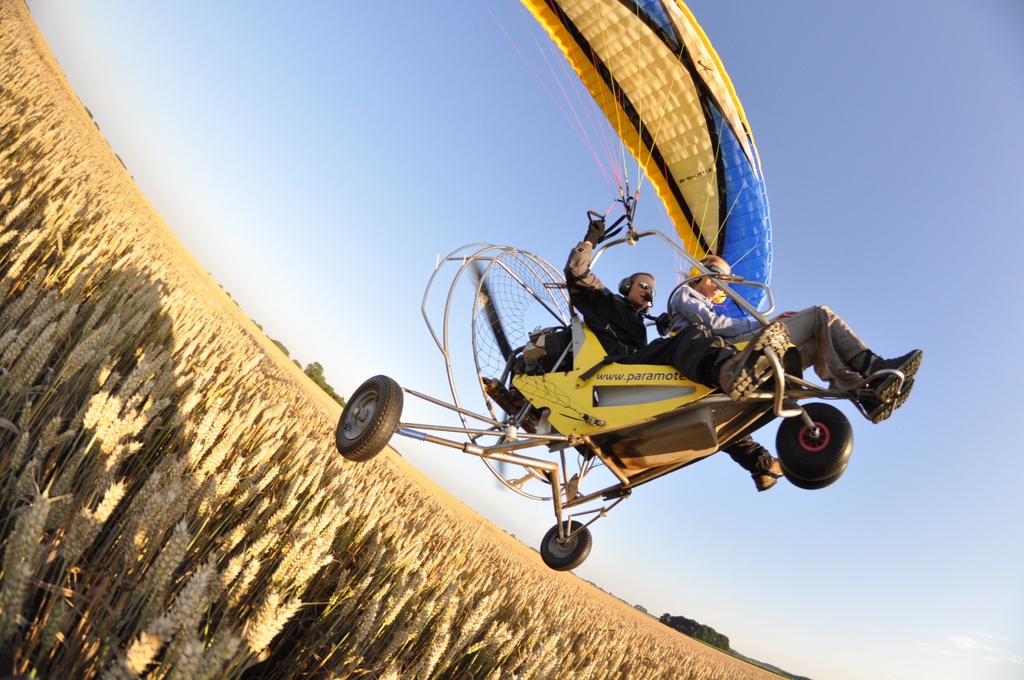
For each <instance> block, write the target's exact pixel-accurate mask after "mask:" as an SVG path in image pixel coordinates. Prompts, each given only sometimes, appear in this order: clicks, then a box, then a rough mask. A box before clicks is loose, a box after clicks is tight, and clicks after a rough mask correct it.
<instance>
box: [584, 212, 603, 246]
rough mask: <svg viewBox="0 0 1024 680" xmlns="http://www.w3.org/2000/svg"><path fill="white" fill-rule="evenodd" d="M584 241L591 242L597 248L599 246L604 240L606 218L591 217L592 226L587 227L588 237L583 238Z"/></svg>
mask: <svg viewBox="0 0 1024 680" xmlns="http://www.w3.org/2000/svg"><path fill="white" fill-rule="evenodd" d="M583 240H584V241H589V242H590V243H591V245H593V246H594V247H595V248H596V247H597V244H598V243H600V242H601V241H603V240H604V218H603V217H594V216H593V215H591V217H590V225H589V226H588V227H587V235H586V236H584V237H583Z"/></svg>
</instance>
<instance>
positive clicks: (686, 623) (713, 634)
mask: <svg viewBox="0 0 1024 680" xmlns="http://www.w3.org/2000/svg"><path fill="white" fill-rule="evenodd" d="M658 620H659V621H661V622H662V623H664V624H665V625H666V626H668V627H669V628H674V629H676V630H678V631H679V632H680V633H682V634H683V635H689V636H690V637H692V638H694V639H695V640H700V641H701V642H706V643H707V644H709V645H711V646H712V647H717V648H718V649H721V650H722V651H723V652H728V651H730V650H729V638H728V637H726V636H725V635H722V634H721V633H719V632H718V631H717V630H715V629H714V628H712V627H711V626H705V625H704V624H703V623H697V622H696V621H694V620H693V619H688V618H686V617H685V616H672V615H671V614H662V615H661V618H660V619H658Z"/></svg>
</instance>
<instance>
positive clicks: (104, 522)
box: [0, 0, 768, 678]
mask: <svg viewBox="0 0 1024 680" xmlns="http://www.w3.org/2000/svg"><path fill="white" fill-rule="evenodd" d="M0 59H2V60H3V61H2V64H3V67H2V70H0V74H2V75H0V86H2V90H0V504H2V508H0V541H2V542H0V550H2V565H0V569H2V571H0V675H3V674H26V675H27V674H32V673H34V674H35V675H36V676H37V677H52V676H56V675H58V674H60V675H62V676H65V677H75V678H79V677H81V678H84V677H95V676H101V677H109V678H137V677H152V678H221V677H245V676H246V675H247V674H248V675H251V676H253V677H256V676H258V677H266V678H276V677H281V678H285V677H289V678H290V677H299V676H302V675H309V676H317V677H335V678H360V677H366V678H369V677H379V678H385V677H392V678H397V677H402V678H413V677H415V678H471V677H477V678H479V677H495V678H498V677H510V678H555V677H573V678H591V677H592V678H639V677H643V678H657V677H662V678H757V677H762V676H767V675H768V674H767V673H765V672H763V671H761V670H759V669H756V668H753V667H751V666H748V665H746V664H743V663H741V662H738V661H735V660H733V659H731V658H730V657H727V656H725V655H722V654H719V653H718V652H716V651H714V650H711V649H709V648H706V647H704V646H702V645H700V644H698V643H695V642H693V641H692V640H690V639H688V638H685V637H684V636H682V635H679V634H677V633H675V632H674V631H671V630H670V629H668V628H666V627H664V626H662V625H661V624H659V623H658V622H657V621H655V620H654V619H651V618H649V617H646V616H645V615H643V614H641V613H639V612H637V611H636V610H633V609H631V608H630V607H628V606H627V605H625V604H623V603H621V602H618V601H616V600H614V599H613V598H609V597H607V596H606V595H604V594H602V593H600V592H598V591H597V590H595V589H593V588H591V587H589V586H587V585H586V584H584V583H582V582H580V581H578V580H577V579H576V578H575V577H573V576H571V575H567V574H557V573H553V572H550V571H548V570H546V569H545V568H544V567H543V566H542V565H541V564H540V561H539V559H538V558H537V557H536V556H535V555H534V554H533V553H532V552H531V551H529V550H528V549H526V548H524V547H522V546H520V545H519V544H518V543H516V542H515V541H514V540H513V539H511V538H510V537H508V536H506V535H505V534H503V533H502V532H500V531H497V530H496V529H494V528H493V527H491V526H490V525H487V524H486V523H484V522H483V521H482V520H480V518H479V517H477V516H475V515H473V514H472V513H471V512H469V511H467V510H466V509H465V508H464V507H463V506H461V504H459V503H458V502H457V501H454V500H452V499H451V498H449V497H447V496H446V495H445V494H444V493H443V492H441V491H440V490H438V489H437V488H436V487H434V486H433V485H432V484H430V483H429V482H428V481H427V480H425V478H423V477H422V476H421V475H419V474H418V473H417V472H416V471H414V470H411V469H409V468H408V467H407V466H406V465H405V463H404V462H403V461H401V459H399V458H397V457H395V456H393V455H390V454H387V455H384V456H381V457H379V458H378V459H376V460H374V461H372V462H370V463H366V464H363V465H360V466H358V468H357V469H356V467H355V466H353V465H350V464H347V463H346V464H343V463H342V461H341V459H340V457H338V456H337V455H336V454H335V453H334V451H333V444H332V432H333V426H334V423H335V422H336V419H337V417H338V415H339V413H338V407H337V405H336V404H334V402H333V401H331V400H330V399H329V398H328V397H327V396H326V395H324V394H323V393H322V392H320V390H319V389H317V388H316V387H315V386H313V385H312V383H310V382H309V381H307V380H306V378H305V377H304V376H303V375H302V374H301V373H300V372H299V371H298V370H297V369H296V368H295V367H294V365H293V364H292V363H291V362H289V361H288V360H287V359H285V358H284V357H283V356H282V355H281V354H280V353H279V351H278V350H277V349H276V348H275V347H274V346H273V344H272V343H270V342H269V341H268V340H267V339H266V338H265V337H263V336H262V334H261V333H259V331H258V330H257V329H256V328H255V326H254V325H253V324H252V323H251V322H249V321H248V320H247V319H246V318H245V317H244V315H242V314H241V312H240V311H239V310H238V309H237V307H236V306H235V304H234V303H233V302H231V300H230V299H229V298H228V297H227V296H226V295H225V294H224V293H223V292H222V291H221V290H220V289H219V287H218V286H217V285H216V284H215V283H214V282H213V281H211V280H210V279H209V277H208V276H207V275H206V274H205V273H204V272H203V271H202V269H201V268H200V267H199V266H198V265H197V263H196V262H195V261H194V260H193V259H192V258H191V257H190V256H189V255H188V253H187V252H185V251H184V250H183V249H182V247H181V245H180V244H179V243H178V241H177V240H176V239H175V238H174V237H173V235H172V234H171V233H170V232H169V230H168V229H167V228H166V226H165V225H164V224H163V222H162V221H161V220H160V218H159V217H158V216H157V215H156V214H155V213H154V212H153V210H152V208H151V206H150V205H149V204H148V202H147V201H146V200H145V199H144V198H143V197H142V196H141V195H140V193H139V191H138V189H137V188H136V187H135V185H134V184H133V183H132V181H131V179H130V178H129V177H128V175H127V173H126V172H125V170H124V168H123V167H122V166H121V164H120V163H119V161H118V160H117V159H116V157H115V156H114V155H113V153H112V152H111V150H110V149H109V148H108V147H107V145H106V144H105V142H104V141H103V139H102V137H101V136H100V134H99V133H98V131H97V129H96V128H95V126H94V125H93V124H92V123H91V121H90V120H89V118H88V115H87V113H86V112H85V110H84V108H83V107H82V106H81V104H80V103H79V102H78V100H77V98H76V97H75V96H74V93H73V92H72V91H71V90H70V89H69V87H68V85H67V83H66V81H64V79H63V76H62V75H61V74H60V71H59V69H58V68H57V65H56V64H55V62H54V61H53V59H52V56H51V55H50V54H49V51H48V49H47V48H46V46H45V44H44V43H43V42H42V40H41V38H40V36H39V34H38V32H37V31H36V28H35V26H34V24H33V23H32V21H31V18H30V16H29V15H28V12H27V10H26V8H25V7H24V5H23V3H22V1H21V0H0ZM247 669H248V670H247Z"/></svg>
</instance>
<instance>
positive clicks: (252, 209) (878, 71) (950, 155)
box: [28, 0, 1024, 680]
mask: <svg viewBox="0 0 1024 680" xmlns="http://www.w3.org/2000/svg"><path fill="white" fill-rule="evenodd" d="M28 4H29V7H30V8H31V10H32V13H33V16H34V17H35V19H36V21H37V23H38V24H39V26H40V29H41V30H42V33H43V35H44V37H45V39H46V40H47V42H48V43H49V45H50V47H51V49H52V51H53V53H54V55H55V56H56V57H57V59H58V61H59V63H60V64H61V66H62V68H63V69H64V70H65V72H66V74H67V75H68V77H69V79H70V81H71V83H72V85H73V87H74V88H75V90H76V92H77V93H78V94H79V96H80V98H81V99H82V101H83V103H84V104H85V105H86V106H87V107H88V108H89V110H90V111H91V112H92V114H93V116H94V118H95V121H96V123H97V124H98V125H99V127H100V130H101V131H102V132H103V134H104V135H105V136H106V138H107V140H108V141H109V142H110V144H111V146H112V147H113V149H114V150H115V151H116V152H117V153H118V155H119V156H120V157H121V158H122V160H123V161H124V163H125V165H126V166H127V168H128V170H129V172H130V173H131V174H132V175H133V176H134V178H135V180H136V181H137V182H138V184H139V186H140V187H141V188H142V190H143V191H144V193H145V194H146V195H147V196H148V198H149V199H150V201H151V202H152V203H153V204H154V206H155V207H156V209H157V210H158V212H159V213H160V214H161V215H162V216H163V218H164V219H165V221H166V222H167V223H168V225H169V226H170V227H171V229H172V230H173V231H174V232H175V233H176V234H177V235H178V236H179V237H180V238H181V239H182V241H183V242H184V243H185V244H186V246H187V247H188V248H189V250H190V251H191V252H192V253H193V254H194V255H195V256H196V257H197V258H198V259H199V261H200V262H201V263H202V264H203V265H204V267H205V268H206V269H207V270H208V271H210V272H211V274H212V275H213V277H214V278H215V279H216V280H217V281H218V282H219V283H220V284H221V285H223V286H224V287H225V288H226V289H227V290H228V291H229V292H230V293H231V295H232V296H233V297H234V299H235V300H237V301H238V302H239V304H240V305H241V306H242V308H243V309H244V310H245V311H246V312H247V313H248V314H249V316H251V317H252V318H253V319H255V320H256V321H257V322H259V323H261V324H262V325H263V326H264V328H265V330H266V331H267V333H268V334H269V335H271V336H272V337H274V338H275V339H278V340H280V341H282V342H283V343H284V344H285V345H287V346H288V348H289V349H290V350H291V353H292V356H293V357H294V358H297V359H298V360H299V361H301V362H303V363H308V362H310V361H320V362H321V363H322V364H323V365H324V367H325V371H326V375H327V378H328V380H329V381H330V382H331V383H332V384H333V385H334V386H335V387H336V388H337V389H338V391H339V392H341V393H342V394H349V393H351V391H352V390H353V389H354V388H355V387H356V386H357V385H358V384H359V383H360V382H362V380H364V379H365V378H366V377H369V376H371V375H374V374H377V373H384V374H387V375H390V376H392V377H393V378H395V379H396V380H398V382H399V383H401V384H402V385H405V386H408V387H411V388H414V389H418V390H420V391H423V392H427V393H430V394H433V395H435V396H438V397H443V396H445V394H446V382H445V376H444V370H443V364H442V361H441V357H440V354H439V353H438V352H437V350H436V348H435V346H434V344H433V342H432V340H431V339H430V336H429V334H428V333H427V330H426V327H425V325H424V323H423V320H422V317H421V312H420V305H421V296H422V293H423V289H424V286H425V285H426V282H427V280H428V278H429V276H430V274H431V273H432V271H433V268H434V264H435V261H436V258H437V257H438V256H443V255H445V254H447V253H449V252H450V251H452V250H454V249H455V248H457V247H459V246H461V245H463V244H466V243H470V242H478V241H484V242H494V243H503V244H508V245H513V246H516V247H519V248H522V249H524V250H529V251H532V252H536V253H537V254H539V255H541V256H542V257H544V258H546V259H548V260H549V261H551V262H553V263H555V264H556V265H557V266H561V264H562V263H563V262H564V258H565V255H566V253H567V252H568V250H569V248H570V247H571V246H572V245H573V244H574V243H575V242H576V241H577V240H578V239H579V238H581V237H582V235H583V233H584V226H585V216H584V214H585V212H586V210H587V209H597V210H604V209H606V208H607V207H609V206H610V205H611V204H612V202H613V201H614V199H615V197H616V188H615V187H614V186H612V185H610V184H609V183H608V181H607V179H606V173H605V169H603V168H602V167H601V165H600V164H599V163H597V162H595V160H594V158H593V156H592V155H591V152H590V149H589V148H588V146H587V145H586V144H585V143H584V142H583V141H581V139H580V138H579V137H578V136H577V135H576V134H575V132H574V127H573V125H572V124H571V123H570V121H569V120H568V118H567V116H566V115H565V114H564V113H563V110H564V102H563V101H562V100H560V95H556V96H555V97H552V96H551V95H549V94H548V92H549V91H555V90H553V89H552V86H551V81H550V79H549V77H548V76H547V75H544V74H545V69H546V67H545V66H544V56H545V55H546V56H548V57H550V56H551V54H550V51H551V49H552V48H551V46H550V45H548V44H547V43H545V42H544V40H543V39H542V36H540V35H539V32H538V31H537V30H535V29H534V27H533V26H532V23H531V22H532V20H530V19H529V17H528V16H527V15H526V14H525V12H524V11H523V10H522V9H521V8H520V7H519V6H518V5H517V4H516V3H514V2H512V1H511V0H486V2H484V0H474V1H472V2H460V3H437V2H435V3H401V4H400V5H399V4H390V3H389V4H383V5H382V4H379V3H346V4H344V5H342V4H341V3H330V2H303V3H288V4H286V3H283V2H276V3H275V2H246V3H242V2H220V3H200V2H194V1H187V2H177V3H173V4H172V3H164V4H161V5H159V6H157V5H156V4H155V3H146V4H143V3H128V2H113V1H106V0H93V1H92V2H90V3H67V2H59V1H58V0H31V1H30V2H29V3H28ZM689 6H690V9H691V10H692V11H693V13H694V14H695V15H696V17H697V19H698V21H700V22H701V24H702V26H703V27H704V29H705V31H706V33H707V34H708V36H709V37H710V39H711V41H712V43H713V44H714V46H715V48H716V49H717V51H718V53H719V56H720V57H721V59H722V61H723V63H724V65H725V67H726V69H727V70H728V72H729V74H730V76H731V78H732V80H733V82H734V85H735V87H736V89H737V92H738V94H739V96H740V99H741V101H742V102H743V106H744V108H745V110H746V113H747V116H748V118H749V120H750V123H751V126H752V129H753V133H754V136H755V139H756V141H757V144H758V149H759V151H760V154H761V158H762V163H763V169H764V173H765V177H766V182H767V189H768V197H769V201H770V204H771V210H772V220H773V226H774V234H775V238H774V245H775V269H774V278H773V290H774V293H775V298H776V301H777V304H778V307H779V309H800V308H803V307H805V306H808V305H812V304H827V305H829V306H830V307H832V308H833V309H835V310H836V311H838V312H839V313H840V314H842V315H843V316H844V317H845V318H846V319H847V320H848V321H849V322H850V324H851V325H852V326H853V327H854V328H855V329H856V330H857V331H858V333H860V334H861V335H862V337H863V338H864V339H865V340H866V341H867V342H868V343H869V345H871V346H872V348H873V349H875V350H876V351H878V352H879V353H881V354H885V355H895V354H899V353H902V352H904V351H906V350H908V349H910V348H911V347H921V348H922V349H924V350H925V361H924V364H923V367H922V369H921V372H920V373H919V377H918V379H917V384H916V387H915V391H914V394H913V396H912V398H911V399H910V401H909V402H908V403H907V405H906V406H905V407H904V408H902V409H901V410H900V411H899V412H898V413H897V414H896V415H895V416H894V417H893V418H892V419H890V420H889V421H886V422H885V423H883V424H881V425H877V426H873V425H871V424H870V423H868V422H867V421H866V420H864V419H863V418H861V417H860V416H859V415H857V414H856V413H855V412H853V411H852V410H848V414H849V415H850V418H851V422H852V423H853V425H854V427H855V439H856V443H855V450H854V454H853V458H852V459H851V463H850V466H849V468H848V470H847V472H846V474H845V475H844V476H843V478H842V479H840V480H839V481H838V482H837V483H836V484H834V485H833V486H831V487H828V488H827V489H823V490H819V491H803V490H800V489H797V488H795V487H793V486H791V485H789V484H786V483H780V484H779V485H778V486H777V487H776V488H775V489H772V490H771V491H769V492H766V493H762V494H758V493H756V492H755V491H754V488H753V484H752V482H751V481H750V479H749V477H748V476H747V475H746V474H745V473H744V472H743V471H742V470H740V469H739V468H738V467H736V466H735V464H734V463H732V461H730V460H729V459H728V458H727V457H725V456H720V457H719V456H714V457H712V458H710V459H708V460H706V461H702V462H701V463H700V464H698V465H695V466H693V467H691V468H687V469H686V470H683V471H680V472H678V473H675V474H673V475H670V476H669V477H667V478H665V479H662V480H658V481H656V482H654V483H651V484H649V485H647V486H645V487H643V488H642V489H640V490H638V491H637V493H635V494H634V495H633V497H632V498H630V499H629V500H628V501H626V502H625V503H623V504H622V505H621V506H620V507H618V508H617V509H616V510H615V511H614V512H612V513H611V514H610V515H609V516H608V518H606V519H603V520H602V521H601V522H599V523H597V524H596V525H594V527H592V529H593V532H594V549H593V551H592V553H591V556H590V558H589V559H588V561H587V562H586V563H585V564H584V565H583V567H581V568H580V569H579V570H577V573H578V574H579V575H580V576H582V577H583V578H586V579H588V580H591V581H594V582H595V583H597V584H598V585H600V586H601V587H602V588H604V589H605V590H608V591H610V592H612V593H614V594H616V595H618V596H619V597H621V598H623V599H624V600H626V601H628V602H631V603H635V604H641V605H643V606H644V607H645V608H646V609H648V610H649V611H650V612H651V613H653V614H655V615H659V614H661V613H663V612H670V613H672V614H681V615H685V616H688V617H690V618H695V619H697V620H699V621H701V622H702V623H706V624H708V625H710V626H713V627H714V628H716V629H717V630H719V631H720V632H722V633H724V634H726V635H728V636H729V638H730V640H731V642H732V646H733V647H734V648H735V649H737V650H739V651H741V652H742V653H744V654H747V655H750V656H753V657H755V658H758V659H762V660H764V661H768V662H771V663H774V664H776V665H778V666H781V667H783V668H785V669H787V670H789V671H791V672H795V673H800V674H804V675H808V676H811V677H815V678H841V679H842V678H849V679H853V678H858V679H860V678H895V679H903V680H913V679H919V678H930V679H939V680H944V679H952V678H975V679H977V678H997V679H1001V678H1007V679H1008V678H1019V677H1021V675H1022V674H1024V585H1022V582H1024V579H1022V576H1024V541H1022V535H1021V534H1022V531H1021V528H1020V522H1021V520H1022V518H1024V493H1022V491H1021V489H1022V487H1024V465H1022V464H1021V455H1022V452H1021V447H1020V445H1019V444H1013V442H1014V441H1015V440H1016V434H1017V433H1016V431H1015V429H1014V428H1015V426H1016V425H1017V424H1018V423H1019V421H1018V420H1017V418H1018V417H1019V412H1020V409H1021V406H1022V399H1021V397H1020V389H1019V385H1020V383H1021V381H1022V380H1024V370H1022V368H1021V360H1020V359H1019V358H1018V357H1017V356H1016V353H1015V351H1014V348H1015V344H1016V343H1015V340H1016V338H1018V337H1019V336H1020V335H1021V331H1022V325H1024V324H1022V321H1021V316H1020V312H1019V309H1018V305H1017V300H1016V292H1017V291H1018V290H1019V272H1020V271H1021V267H1020V263H1019V257H1020V255H1019V254H1020V252H1021V248H1022V243H1021V237H1020V235H1019V234H1020V223H1021V214H1020V210H1019V207H1018V206H1019V200H1018V199H1019V196H1020V193H1021V186H1022V185H1024V170H1022V165H1021V159H1022V158H1024V135H1022V134H1021V131H1020V121H1021V120H1022V119H1024V69H1022V66H1024V6H1022V5H1021V4H1020V3H1018V2H1016V0H978V1H976V2H972V3H934V2H928V1H925V0H907V1H904V2H899V3H889V2H882V1H881V0H868V1H861V2H847V1H843V2H838V1H837V2H832V3H827V5H826V4H823V3H815V2H809V1H803V2H798V1H793V2H785V3H779V2H776V3H766V2H757V1H753V0H744V1H740V0H737V1H735V2H728V3H725V2H712V1H711V0H703V1H701V2H696V1H695V2H691V3H690V4H689ZM506 34H507V35H508V38H507V37H506ZM521 55H522V56H521ZM535 72H536V73H538V74H540V75H539V76H537V75H535V74H534V73H535ZM639 216H640V223H641V226H642V227H644V228H654V229H661V230H663V231H670V230H671V227H670V225H668V223H667V220H666V218H665V217H664V213H663V211H662V210H661V208H660V206H659V205H658V202H657V198H656V197H655V195H654V193H653V191H651V190H650V189H649V188H648V191H647V193H646V194H644V195H642V197H641V204H640V211H639ZM643 257H644V258H645V264H646V268H649V269H651V270H653V271H654V272H655V274H656V275H658V277H659V280H660V281H661V282H662V283H663V284H664V283H665V282H667V281H670V280H672V278H673V276H674V273H673V271H672V262H671V261H667V260H666V261H658V260H656V259H650V257H651V256H650V255H649V254H645V255H644V256H643ZM604 264H605V263H603V262H602V265H604ZM619 266H621V269H619V268H618V267H616V266H615V263H614V262H612V261H609V262H608V269H606V270H603V269H602V270H599V271H598V273H599V274H600V275H602V276H603V277H604V278H605V279H606V280H607V281H617V280H618V277H619V276H621V275H622V274H623V273H627V272H628V271H632V270H633V269H635V267H632V263H628V262H627V263H623V264H621V265H619ZM659 303H660V304H664V300H659ZM467 330H468V326H467V329H462V330H460V329H455V330H454V331H453V332H467ZM464 360H465V361H469V357H465V358H464ZM456 361H458V358H456ZM417 417H419V414H417ZM423 417H424V418H426V416H423ZM434 417H435V418H437V417H442V418H443V417H444V414H435V416H434ZM759 439H761V440H762V441H764V442H765V443H766V444H768V445H771V444H772V443H773V442H774V427H772V426H770V427H768V428H765V430H764V431H763V433H762V434H760V435H759ZM394 443H395V445H396V447H397V448H398V449H399V450H400V451H402V453H403V454H404V455H406V456H407V457H408V458H409V459H410V460H412V461H413V462H414V464H416V465H417V466H418V467H420V468H421V469H423V470H424V471H425V472H427V473H428V474H429V475H430V476H431V477H433V478H434V479H436V480H437V481H438V482H439V483H441V484H442V485H443V486H445V487H446V488H447V489H449V490H450V491H452V493H454V494H455V495H457V496H458V497H459V498H461V499H462V500H464V501H465V502H466V503H468V504H469V505H471V506H472V507H474V508H476V509H477V510H478V511H480V512H481V513H483V514H484V515H485V516H486V517H488V518H489V519H491V520H492V521H493V522H495V523H496V524H497V525H499V526H501V527H503V528H505V529H506V530H508V531H510V532H512V533H514V534H516V536H518V537H519V538H520V539H522V540H523V541H524V542H526V543H528V544H530V545H533V546H536V545H537V544H539V541H540V538H541V536H542V535H543V534H544V532H545V531H546V530H547V529H548V528H549V527H550V525H551V524H552V518H551V510H550V508H549V507H548V506H546V505H544V504H540V503H535V502H530V501H527V500H524V499H519V498H517V497H512V496H510V495H508V494H505V493H502V492H499V491H498V490H497V489H496V487H495V484H494V482H493V481H491V480H490V479H489V477H487V474H486V471H485V470H484V468H483V466H482V465H481V464H480V463H479V462H478V461H476V460H475V459H472V458H470V457H468V456H463V455H462V454H458V453H453V452H452V451H450V450H448V449H438V448H436V447H429V446H415V445H413V444H412V443H410V442H408V441H407V440H396V441H395V442H394Z"/></svg>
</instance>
